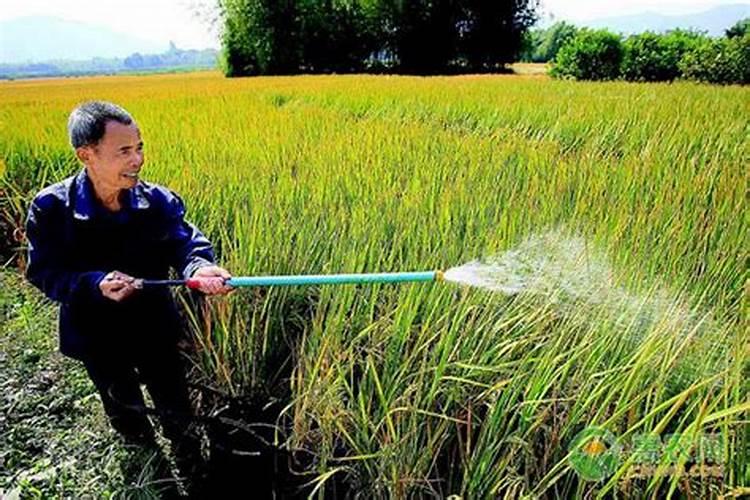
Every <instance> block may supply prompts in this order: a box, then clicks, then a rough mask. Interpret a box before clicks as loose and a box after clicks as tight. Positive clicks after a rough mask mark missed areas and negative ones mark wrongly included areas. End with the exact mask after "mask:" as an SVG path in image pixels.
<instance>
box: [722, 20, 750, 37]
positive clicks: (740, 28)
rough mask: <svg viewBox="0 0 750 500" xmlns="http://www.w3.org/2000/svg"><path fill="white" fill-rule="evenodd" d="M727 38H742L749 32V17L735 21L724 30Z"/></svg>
mask: <svg viewBox="0 0 750 500" xmlns="http://www.w3.org/2000/svg"><path fill="white" fill-rule="evenodd" d="M725 33H726V35H727V38H742V37H743V36H745V35H747V34H748V33H750V17H746V18H745V19H741V20H739V21H737V22H736V23H735V24H734V26H732V27H731V28H728V29H727V30H726V31H725Z"/></svg>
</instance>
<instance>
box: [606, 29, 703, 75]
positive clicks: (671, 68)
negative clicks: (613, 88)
mask: <svg viewBox="0 0 750 500" xmlns="http://www.w3.org/2000/svg"><path fill="white" fill-rule="evenodd" d="M704 40H705V35H703V34H701V33H697V32H691V31H684V30H675V31H672V32H669V33H667V34H657V33H652V32H648V31H647V32H645V33H640V34H638V35H632V36H630V37H628V38H627V39H626V40H625V42H624V43H623V59H622V67H621V74H622V77H623V78H625V79H626V80H630V81H639V82H658V81H671V80H674V79H675V78H677V77H679V76H680V68H679V62H680V59H681V58H682V56H683V55H684V54H685V53H686V52H687V51H689V50H691V49H693V48H695V47H696V46H697V45H699V44H700V43H701V42H703V41H704Z"/></svg>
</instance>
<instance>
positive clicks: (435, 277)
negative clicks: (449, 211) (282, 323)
mask: <svg viewBox="0 0 750 500" xmlns="http://www.w3.org/2000/svg"><path fill="white" fill-rule="evenodd" d="M208 279H210V280H213V279H216V278H188V279H185V280H137V284H136V286H137V287H138V288H143V287H151V286H187V287H188V288H191V289H197V288H200V285H201V281H202V280H208ZM442 280H443V271H439V270H438V271H419V272H402V273H363V274H303V275H282V276H240V277H236V278H230V279H228V280H225V281H224V284H225V285H229V286H231V287H245V286H293V285H345V284H355V283H406V282H417V281H442Z"/></svg>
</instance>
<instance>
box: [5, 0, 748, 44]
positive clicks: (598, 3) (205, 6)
mask: <svg viewBox="0 0 750 500" xmlns="http://www.w3.org/2000/svg"><path fill="white" fill-rule="evenodd" d="M737 3H743V4H744V3H750V0H659V2H658V3H657V2H654V1H653V0H604V1H603V0H542V5H543V7H544V8H545V11H546V12H550V13H552V14H553V15H554V16H555V18H557V19H567V20H571V21H586V20H589V19H594V18H601V17H610V16H619V15H627V14H634V13H640V12H645V11H648V12H659V13H662V14H686V13H692V12H700V11H702V10H707V9H709V8H711V7H714V6H716V5H720V4H737ZM214 4H215V0H125V1H123V0H2V7H1V8H0V20H4V19H13V18H17V17H23V16H37V15H44V16H54V17H59V18H62V19H66V20H69V21H79V22H84V23H88V24H94V25H99V26H105V27H107V28H110V29H112V30H114V31H119V32H122V33H128V34H132V35H135V36H137V37H138V38H142V39H146V40H152V41H156V42H159V43H161V44H162V45H166V44H167V42H169V41H170V40H173V41H174V42H175V43H176V44H177V46H178V47H180V48H183V49H191V48H197V49H199V48H206V47H215V48H218V46H219V41H218V30H217V29H216V27H213V28H212V26H211V23H210V21H209V20H208V19H210V17H211V10H212V9H211V6H212V5H214Z"/></svg>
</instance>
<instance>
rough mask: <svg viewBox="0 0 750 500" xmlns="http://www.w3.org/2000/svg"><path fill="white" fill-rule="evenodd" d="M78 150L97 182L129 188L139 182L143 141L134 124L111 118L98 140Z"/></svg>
mask: <svg viewBox="0 0 750 500" xmlns="http://www.w3.org/2000/svg"><path fill="white" fill-rule="evenodd" d="M76 153H77V154H78V157H79V158H80V159H81V161H82V162H83V163H84V164H85V165H86V166H87V167H88V168H89V172H90V174H91V177H92V179H93V180H94V181H95V182H96V183H97V184H103V185H106V186H107V187H109V188H119V189H130V188H132V187H134V186H135V185H136V184H137V183H138V174H139V172H140V170H141V167H142V166H143V141H142V140H141V133H140V131H139V130H138V126H137V125H136V124H135V123H131V124H130V125H123V124H122V123H119V122H116V121H108V122H107V125H106V127H105V129H104V136H103V137H102V138H101V140H100V141H99V143H98V144H96V145H94V146H84V147H81V148H78V150H76Z"/></svg>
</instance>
